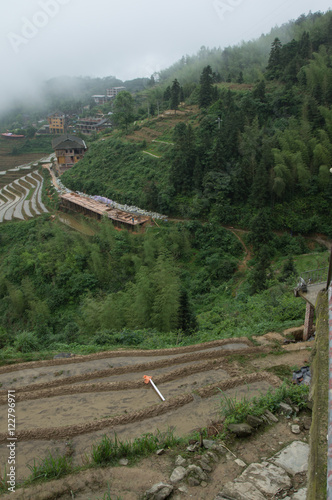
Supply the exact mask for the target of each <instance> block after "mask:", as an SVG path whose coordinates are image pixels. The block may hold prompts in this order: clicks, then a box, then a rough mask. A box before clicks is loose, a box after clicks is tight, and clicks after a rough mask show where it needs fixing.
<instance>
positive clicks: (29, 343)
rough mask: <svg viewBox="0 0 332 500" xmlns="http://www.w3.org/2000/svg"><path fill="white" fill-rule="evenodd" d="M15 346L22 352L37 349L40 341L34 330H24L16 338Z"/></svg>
mask: <svg viewBox="0 0 332 500" xmlns="http://www.w3.org/2000/svg"><path fill="white" fill-rule="evenodd" d="M14 347H15V349H16V350H17V351H20V352H22V353H27V352H32V351H37V350H38V347H39V342H38V338H37V336H36V334H35V333H34V332H28V331H23V332H21V333H19V334H18V335H17V337H16V339H15V342H14Z"/></svg>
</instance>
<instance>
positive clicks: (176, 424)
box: [0, 339, 307, 480]
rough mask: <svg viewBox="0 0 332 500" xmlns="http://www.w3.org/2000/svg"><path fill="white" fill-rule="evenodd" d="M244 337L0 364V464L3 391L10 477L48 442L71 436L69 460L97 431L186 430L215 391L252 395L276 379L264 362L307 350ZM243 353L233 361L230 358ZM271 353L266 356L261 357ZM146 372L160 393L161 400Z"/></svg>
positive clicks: (208, 411)
mask: <svg viewBox="0 0 332 500" xmlns="http://www.w3.org/2000/svg"><path fill="white" fill-rule="evenodd" d="M269 351H270V348H269V347H268V346H261V347H254V346H253V345H252V344H251V343H250V341H249V340H247V339H229V340H219V341H214V342H209V343H206V344H199V345H194V346H188V347H179V348H174V349H163V350H158V351H112V352H102V353H98V354H92V355H88V356H75V357H70V358H61V359H53V360H51V361H37V362H31V363H23V364H18V365H11V366H4V367H1V368H0V379H1V383H2V387H1V390H0V410H1V411H0V442H1V444H2V446H1V451H0V467H1V470H3V467H4V465H5V464H6V462H7V450H6V446H5V444H6V442H7V438H8V432H7V411H6V407H7V392H8V389H11V390H15V395H16V419H17V421H16V431H15V432H16V437H17V455H16V457H17V461H16V465H17V479H18V480H22V479H23V478H25V477H27V476H28V474H29V470H28V469H27V465H28V464H32V463H33V460H34V459H36V458H43V457H44V456H45V455H46V454H47V452H48V450H52V453H54V452H59V453H61V454H63V453H65V450H66V442H68V440H70V441H71V443H72V446H73V449H74V456H73V458H74V462H75V463H76V464H77V465H81V464H82V457H84V455H85V454H89V452H90V450H91V445H92V444H93V443H94V442H96V441H100V439H101V437H102V436H103V435H104V434H108V435H111V436H113V435H114V433H116V434H117V435H118V436H119V438H120V439H132V438H134V437H137V436H139V435H141V434H143V433H146V432H154V431H156V430H157V429H158V430H160V431H164V430H167V429H168V428H169V427H170V428H172V429H175V433H176V434H177V435H182V436H184V435H188V434H190V433H191V432H192V431H195V430H197V429H199V428H200V427H204V426H206V425H208V424H209V423H211V422H213V421H215V420H216V419H218V408H219V402H220V398H221V397H222V395H221V392H220V390H221V391H223V392H224V393H225V394H227V395H228V396H236V397H242V396H244V395H245V396H246V397H252V396H255V395H259V393H261V392H265V391H267V389H268V388H269V387H271V386H277V385H279V384H280V379H279V378H278V377H277V376H275V375H273V374H272V373H271V372H268V371H265V368H266V367H271V366H273V365H281V364H283V363H285V362H286V358H287V356H288V357H291V359H290V363H291V364H293V365H294V364H295V363H296V360H295V359H294V356H295V357H298V356H300V358H301V360H300V361H299V363H303V362H304V360H305V357H306V356H307V352H306V351H304V352H303V351H302V352H297V353H287V352H285V354H284V356H280V355H279V356H274V355H271V354H268V352H269ZM241 357H242V358H243V357H245V359H247V360H248V361H247V362H246V363H245V365H243V364H239V363H238V362H237V361H236V359H239V358H241ZM267 357H268V358H270V359H267ZM143 375H150V376H152V378H153V381H154V382H155V384H156V385H157V387H158V388H159V390H160V391H161V393H162V395H163V396H164V397H165V401H164V402H163V401H161V399H160V397H159V396H158V394H157V393H156V392H155V391H154V389H153V387H152V386H151V384H148V385H146V384H144V381H143Z"/></svg>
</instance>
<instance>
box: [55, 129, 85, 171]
mask: <svg viewBox="0 0 332 500" xmlns="http://www.w3.org/2000/svg"><path fill="white" fill-rule="evenodd" d="M52 147H53V149H54V150H55V155H56V158H57V163H56V170H57V172H58V173H59V175H61V174H63V173H64V172H66V171H67V170H69V169H70V168H72V167H73V166H74V165H75V163H77V162H78V161H79V160H81V158H83V156H84V155H85V152H86V150H87V149H88V148H87V146H86V144H85V141H83V139H80V137H76V136H75V135H69V134H64V135H62V136H61V137H57V138H56V139H53V141H52Z"/></svg>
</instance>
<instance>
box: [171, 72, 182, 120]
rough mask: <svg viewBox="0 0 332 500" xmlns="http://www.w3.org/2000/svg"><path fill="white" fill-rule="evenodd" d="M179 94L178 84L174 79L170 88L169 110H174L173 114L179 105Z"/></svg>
mask: <svg viewBox="0 0 332 500" xmlns="http://www.w3.org/2000/svg"><path fill="white" fill-rule="evenodd" d="M180 92H181V89H180V84H179V82H178V81H177V79H176V78H175V80H174V82H173V84H172V87H171V109H174V110H175V112H176V110H177V109H178V107H179V104H180Z"/></svg>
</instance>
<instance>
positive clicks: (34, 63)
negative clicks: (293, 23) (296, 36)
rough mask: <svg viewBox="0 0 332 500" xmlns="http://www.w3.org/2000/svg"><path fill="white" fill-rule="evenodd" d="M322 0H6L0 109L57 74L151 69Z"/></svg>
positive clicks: (264, 29)
mask: <svg viewBox="0 0 332 500" xmlns="http://www.w3.org/2000/svg"><path fill="white" fill-rule="evenodd" d="M329 8H330V5H329V1H328V0H315V1H313V0H272V1H271V2H268V1H267V0H121V1H120V0H118V1H117V2H116V1H114V0H11V1H9V2H4V1H3V2H2V12H1V15H0V34H1V41H0V57H1V63H2V71H1V77H0V82H1V83H0V110H1V109H3V108H4V105H5V104H6V103H8V102H10V100H11V99H13V98H15V97H16V96H22V94H23V95H30V93H31V92H33V90H34V89H35V90H36V89H37V88H38V83H39V82H41V81H44V80H46V79H48V78H51V77H54V76H61V75H71V76H75V75H76V76H80V75H82V76H100V77H103V76H108V75H113V76H116V77H117V78H119V79H122V80H127V79H132V78H136V77H149V76H151V74H153V73H154V72H156V71H159V70H161V69H163V68H165V67H168V66H170V65H171V64H173V63H174V62H176V61H177V60H178V59H180V58H181V57H182V56H183V55H186V54H189V55H191V54H194V53H196V52H197V51H198V50H199V48H200V47H201V46H202V45H205V46H206V47H210V48H212V47H226V46H229V45H235V44H237V43H239V42H241V41H242V40H250V39H254V38H258V37H259V36H260V35H261V34H262V33H268V32H269V31H270V29H271V28H272V27H273V26H276V25H281V24H283V23H285V22H287V21H289V20H291V19H296V18H297V17H299V16H300V15H301V14H303V13H304V14H307V13H308V12H309V11H310V10H311V11H312V12H317V11H322V12H326V11H327V10H328V9H329Z"/></svg>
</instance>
